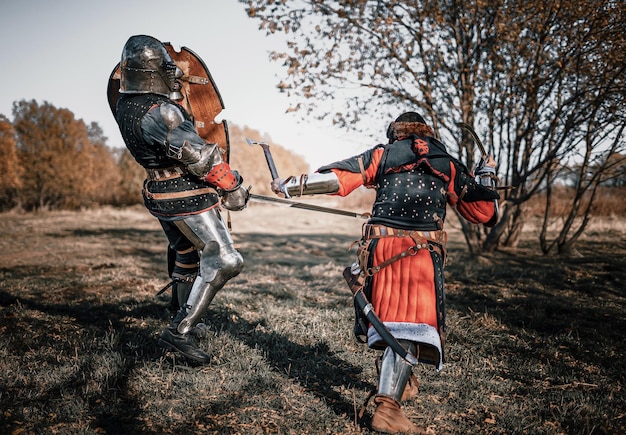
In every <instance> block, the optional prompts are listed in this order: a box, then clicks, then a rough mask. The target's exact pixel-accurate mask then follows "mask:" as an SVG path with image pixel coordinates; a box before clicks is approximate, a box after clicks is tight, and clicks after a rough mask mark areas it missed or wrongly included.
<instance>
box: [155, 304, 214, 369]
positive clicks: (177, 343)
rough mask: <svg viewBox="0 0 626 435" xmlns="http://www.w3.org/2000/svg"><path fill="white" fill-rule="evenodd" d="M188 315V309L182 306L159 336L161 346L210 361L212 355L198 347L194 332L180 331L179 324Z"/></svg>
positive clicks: (186, 355)
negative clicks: (185, 332)
mask: <svg viewBox="0 0 626 435" xmlns="http://www.w3.org/2000/svg"><path fill="white" fill-rule="evenodd" d="M185 316H187V311H186V310H185V309H184V308H181V309H180V310H178V312H177V313H176V316H175V317H174V320H173V321H172V324H171V325H170V326H168V327H167V328H165V330H164V331H163V332H162V333H161V337H160V338H159V341H158V343H159V346H162V347H164V348H166V349H169V350H172V351H174V352H178V353H180V354H182V355H184V356H185V357H187V358H189V359H191V360H193V361H196V362H200V363H204V364H205V363H208V362H209V361H210V360H211V356H210V355H209V354H208V353H206V352H204V351H203V350H202V349H200V348H199V347H198V345H197V344H196V341H195V339H194V337H193V335H192V334H189V333H187V334H181V333H180V332H178V330H177V328H178V324H179V323H180V322H181V321H182V320H183V319H184V318H185Z"/></svg>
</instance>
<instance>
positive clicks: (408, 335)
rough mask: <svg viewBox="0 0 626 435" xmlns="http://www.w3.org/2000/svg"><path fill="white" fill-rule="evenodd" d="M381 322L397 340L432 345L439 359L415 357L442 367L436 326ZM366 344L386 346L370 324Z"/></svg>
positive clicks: (441, 354) (441, 352) (439, 341)
mask: <svg viewBox="0 0 626 435" xmlns="http://www.w3.org/2000/svg"><path fill="white" fill-rule="evenodd" d="M383 323H384V325H385V326H386V327H387V329H389V332H391V335H393V336H394V337H395V338H396V339H397V340H407V341H413V342H415V343H417V344H418V345H426V346H432V347H434V348H435V349H436V350H437V353H438V355H439V358H438V359H439V361H431V360H427V361H426V360H422V358H421V357H420V356H418V358H417V359H418V360H419V361H420V362H423V363H425V364H433V365H435V367H436V368H437V371H440V370H441V369H442V368H443V351H442V349H441V338H440V337H439V333H438V332H437V329H436V328H434V327H433V326H430V325H428V324H426V323H407V322H383ZM367 345H368V346H369V347H380V346H381V345H383V346H386V343H385V342H384V340H383V338H382V337H381V336H380V334H379V333H378V331H376V329H374V327H373V326H370V327H369V329H368V331H367Z"/></svg>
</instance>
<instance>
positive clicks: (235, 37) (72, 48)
mask: <svg viewBox="0 0 626 435" xmlns="http://www.w3.org/2000/svg"><path fill="white" fill-rule="evenodd" d="M258 24H259V23H258V21H256V20H252V19H250V18H248V16H247V15H246V13H245V10H244V5H243V4H241V3H239V2H237V0H186V1H184V2H178V1H163V0H134V1H133V0H126V1H122V0H108V1H101V0H90V1H85V0H55V1H52V0H4V1H2V3H1V4H0V41H2V46H3V48H4V51H3V61H2V68H0V83H2V85H1V86H0V114H3V115H5V116H6V117H7V118H9V119H10V120H12V119H13V115H12V106H13V103H14V102H16V101H20V100H22V99H24V100H27V101H30V100H33V99H34V100H36V101H38V102H39V103H40V104H43V102H44V101H47V102H48V103H50V104H52V105H54V106H55V107H58V108H66V109H69V110H70V111H72V112H73V113H74V115H75V116H76V118H78V119H82V120H83V121H84V122H85V123H86V124H89V123H91V122H97V123H98V124H99V125H100V127H102V129H103V130H104V134H105V136H107V137H108V138H109V139H108V144H109V145H110V146H112V147H123V146H124V145H123V141H122V138H121V136H120V134H119V130H118V128H117V125H116V123H115V120H114V119H113V116H112V114H111V111H110V109H109V106H108V102H107V98H106V88H107V82H108V78H109V75H110V74H111V71H112V70H113V68H114V67H115V65H116V64H117V63H118V62H119V60H120V54H121V51H122V47H123V46H124V43H125V42H126V40H127V39H128V38H129V37H130V36H132V35H136V34H147V35H151V36H154V37H155V38H157V39H159V40H161V41H164V42H170V43H172V45H173V46H174V47H177V48H178V47H181V46H185V47H188V48H189V49H191V50H192V51H193V52H195V53H196V54H197V55H199V56H200V57H201V58H202V59H203V60H204V62H205V64H206V65H207V67H208V68H209V70H210V72H211V75H212V77H213V80H214V81H215V83H216V85H217V87H218V89H219V91H220V94H221V96H222V99H223V101H224V105H225V106H226V108H225V110H224V111H223V112H222V113H221V114H220V116H219V117H218V119H217V120H218V121H220V120H221V119H226V120H227V122H229V123H231V124H235V125H238V126H240V127H243V126H248V127H250V128H253V129H256V130H258V131H259V132H260V133H261V134H264V133H267V134H269V135H270V137H271V138H272V142H273V143H275V144H279V145H281V146H283V147H285V148H287V149H289V150H291V151H294V152H295V153H297V154H299V155H301V156H303V157H304V158H305V159H306V160H307V162H308V163H309V164H310V165H311V168H312V169H316V168H317V167H319V166H321V165H323V164H326V163H330V162H333V161H335V160H340V159H343V158H346V157H349V156H352V155H354V154H357V153H359V152H362V151H365V150H366V149H368V148H369V147H371V146H373V145H375V142H372V141H371V140H367V139H366V140H365V143H359V141H358V140H355V137H358V136H355V135H354V133H352V134H351V135H348V133H347V132H345V131H343V130H340V129H336V128H332V127H331V126H330V124H325V123H321V122H318V121H311V122H307V123H306V124H303V123H301V122H300V120H299V116H298V115H294V114H286V113H285V111H286V110H287V108H288V107H289V101H288V100H287V98H286V96H284V95H282V94H279V93H278V90H277V88H276V84H277V83H278V82H279V76H280V72H281V70H280V65H279V64H278V63H273V62H270V61H269V51H270V50H271V49H273V48H279V47H280V45H279V44H280V41H279V40H278V39H270V38H267V37H266V36H265V34H264V33H263V32H262V31H260V30H258ZM329 104H332V103H329ZM385 122H388V120H387V121H384V122H383V121H381V122H380V123H381V131H384V129H385V128H386V124H385ZM270 145H271V144H270ZM242 146H248V145H247V144H245V143H244V144H239V143H231V152H232V153H236V152H237V148H238V147H242ZM259 162H260V163H263V164H264V159H263V157H262V156H261V155H259ZM278 172H279V174H280V168H278ZM281 175H282V174H281Z"/></svg>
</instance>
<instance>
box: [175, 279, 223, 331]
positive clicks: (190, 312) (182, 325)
mask: <svg viewBox="0 0 626 435" xmlns="http://www.w3.org/2000/svg"><path fill="white" fill-rule="evenodd" d="M221 287H222V286H220V287H215V286H212V285H211V283H208V282H204V280H203V279H202V277H197V278H196V281H195V282H194V285H193V288H192V289H191V293H190V295H189V297H188V298H187V301H186V303H185V304H184V305H183V306H182V307H183V308H181V311H184V313H186V316H185V318H184V319H182V320H181V321H180V322H179V323H178V325H177V326H176V330H177V331H178V332H179V333H181V334H186V333H188V332H189V331H191V330H192V329H193V327H194V326H196V325H197V324H198V322H200V318H201V317H202V316H203V315H204V313H205V312H206V310H207V308H208V307H209V304H210V303H211V301H212V300H213V298H214V297H215V295H216V294H217V292H218V290H219V289H220V288H221Z"/></svg>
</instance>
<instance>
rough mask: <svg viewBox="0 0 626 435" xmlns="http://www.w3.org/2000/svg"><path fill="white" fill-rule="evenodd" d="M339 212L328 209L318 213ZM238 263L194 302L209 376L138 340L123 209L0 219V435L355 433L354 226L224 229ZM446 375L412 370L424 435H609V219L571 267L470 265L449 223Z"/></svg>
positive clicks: (536, 257)
mask: <svg viewBox="0 0 626 435" xmlns="http://www.w3.org/2000/svg"><path fill="white" fill-rule="evenodd" d="M336 205H340V204H336ZM231 217H232V228H233V236H234V239H235V241H236V244H237V247H238V248H239V249H240V251H241V252H242V254H243V255H244V258H245V261H246V266H245V269H244V271H243V272H242V273H241V275H239V276H238V277H236V278H234V279H233V280H232V281H231V282H230V283H228V284H227V286H226V287H225V288H224V289H223V290H222V291H221V292H220V293H219V294H218V296H217V297H216V299H215V300H214V302H213V304H212V305H211V306H210V308H209V310H208V313H207V316H206V320H205V323H206V325H207V330H206V331H205V334H204V335H203V337H202V338H201V343H202V346H203V347H204V348H205V349H209V350H210V352H211V354H212V358H213V359H212V362H211V364H209V365H206V366H198V365H194V364H189V363H188V362H186V361H185V360H183V359H181V358H179V357H177V356H175V355H173V354H171V353H166V352H164V351H163V350H162V349H160V348H159V347H158V346H157V345H156V339H157V337H158V334H159V333H160V331H161V330H162V328H163V327H164V326H165V325H166V324H167V323H168V321H169V313H168V311H167V303H168V300H167V297H166V295H162V296H161V297H156V293H157V292H158V290H159V289H160V288H161V287H163V286H164V285H165V284H167V281H168V280H167V275H166V257H165V248H166V241H165V237H164V236H163V235H162V233H161V230H160V227H159V225H158V223H157V222H156V220H154V219H153V218H151V217H150V216H149V215H148V214H147V212H146V211H145V210H144V209H143V208H141V207H137V208H129V209H122V210H118V209H112V208H106V209H99V210H88V211H84V212H79V213H78V212H77V213H73V212H46V213H36V214H17V213H6V214H1V215H0V259H1V262H0V406H1V411H2V412H1V413H0V433H1V434H15V435H17V434H302V433H307V434H369V433H370V430H369V429H368V423H369V420H370V419H371V413H372V404H370V405H369V408H368V409H367V412H366V413H365V416H364V417H363V418H362V419H359V418H357V412H358V410H359V408H360V407H361V405H362V403H363V401H364V400H365V398H366V396H367V395H368V393H369V392H370V390H372V389H373V388H375V386H376V385H375V384H376V372H375V366H374V360H375V358H376V357H377V356H378V354H377V352H374V351H372V350H368V349H367V348H366V347H365V346H363V345H361V344H359V343H357V342H356V341H355V340H354V338H353V336H352V322H353V320H352V300H351V293H350V291H349V290H348V288H347V287H346V286H345V284H344V282H343V279H342V277H341V272H342V270H343V268H344V267H345V266H346V265H348V264H350V263H351V262H352V260H353V255H354V253H353V252H351V251H349V249H348V248H349V246H350V244H351V242H352V241H353V240H355V239H356V238H358V235H359V232H360V226H361V224H362V221H360V220H358V219H353V218H348V217H341V216H331V215H323V214H319V213H313V212H310V211H305V210H297V209H293V208H285V207H273V206H262V205H259V204H250V206H249V207H248V208H247V209H246V210H244V211H242V212H238V213H233V214H231ZM448 230H449V239H450V243H449V253H450V260H449V265H448V268H447V271H446V280H447V301H448V305H447V315H448V335H447V339H448V346H447V357H448V359H447V363H446V364H445V366H444V369H443V371H441V372H440V373H437V372H435V371H434V369H432V368H431V367H425V366H418V367H416V369H415V372H416V374H417V376H418V378H419V379H420V382H421V386H420V393H419V395H418V397H417V398H416V399H415V400H413V401H411V402H409V403H407V404H405V405H404V407H405V409H406V412H407V414H408V415H409V417H410V418H411V419H412V420H413V421H415V422H416V423H417V424H419V425H421V426H423V427H425V428H427V429H428V430H429V431H430V432H431V433H437V434H620V433H621V434H623V433H626V392H625V390H624V388H625V387H626V382H625V380H626V375H625V368H626V363H625V357H626V350H625V349H626V334H625V331H626V306H625V296H626V289H625V287H626V241H625V234H626V223H625V222H624V221H623V218H622V219H621V220H620V219H614V220H612V221H610V220H607V219H604V220H602V221H598V222H597V223H596V224H595V226H594V227H592V228H591V229H590V231H588V234H587V235H586V236H585V237H584V238H583V240H581V243H580V244H579V245H578V246H577V249H578V252H579V256H576V257H571V258H552V257H543V256H542V255H541V254H540V251H539V249H538V247H537V241H536V235H535V233H534V232H533V231H532V229H529V231H528V232H527V233H526V234H525V237H524V240H523V243H522V244H521V246H520V248H519V249H518V250H517V251H507V250H502V251H499V252H496V253H495V254H493V255H490V256H481V257H478V258H471V257H470V256H469V255H468V254H467V250H466V249H465V246H464V243H463V239H462V237H461V234H460V232H459V230H458V225H455V224H454V222H450V225H449V226H448Z"/></svg>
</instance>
